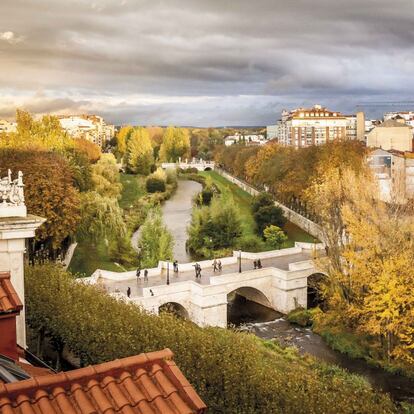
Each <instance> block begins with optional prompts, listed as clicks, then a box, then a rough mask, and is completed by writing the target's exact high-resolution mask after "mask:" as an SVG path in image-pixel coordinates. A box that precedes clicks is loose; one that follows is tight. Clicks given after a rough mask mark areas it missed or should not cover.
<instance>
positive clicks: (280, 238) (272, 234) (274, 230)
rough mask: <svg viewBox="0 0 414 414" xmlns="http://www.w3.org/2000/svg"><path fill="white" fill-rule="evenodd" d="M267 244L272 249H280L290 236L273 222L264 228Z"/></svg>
mask: <svg viewBox="0 0 414 414" xmlns="http://www.w3.org/2000/svg"><path fill="white" fill-rule="evenodd" d="M263 236H264V238H265V240H266V244H267V245H268V246H269V247H270V248H272V249H280V248H281V247H282V246H283V244H284V243H286V242H287V240H288V237H287V236H286V234H285V233H284V232H283V230H282V229H281V228H280V227H277V226H274V225H273V224H271V225H270V226H267V227H266V228H265V229H264V230H263Z"/></svg>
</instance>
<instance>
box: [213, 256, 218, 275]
mask: <svg viewBox="0 0 414 414" xmlns="http://www.w3.org/2000/svg"><path fill="white" fill-rule="evenodd" d="M216 270H217V260H216V259H214V261H213V272H214V273H216Z"/></svg>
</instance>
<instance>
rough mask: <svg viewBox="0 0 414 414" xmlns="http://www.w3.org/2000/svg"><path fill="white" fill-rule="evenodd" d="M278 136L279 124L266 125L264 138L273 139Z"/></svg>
mask: <svg viewBox="0 0 414 414" xmlns="http://www.w3.org/2000/svg"><path fill="white" fill-rule="evenodd" d="M278 136H279V125H277V124H276V125H268V126H267V127H266V138H267V139H275V138H278Z"/></svg>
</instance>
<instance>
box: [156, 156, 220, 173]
mask: <svg viewBox="0 0 414 414" xmlns="http://www.w3.org/2000/svg"><path fill="white" fill-rule="evenodd" d="M214 165H215V163H214V161H204V160H202V159H201V158H200V159H196V158H193V159H192V160H191V161H188V160H187V159H186V160H185V161H182V160H181V158H179V160H178V162H163V163H162V164H161V167H162V168H164V169H167V168H181V169H183V170H187V169H188V168H197V170H198V171H209V170H214Z"/></svg>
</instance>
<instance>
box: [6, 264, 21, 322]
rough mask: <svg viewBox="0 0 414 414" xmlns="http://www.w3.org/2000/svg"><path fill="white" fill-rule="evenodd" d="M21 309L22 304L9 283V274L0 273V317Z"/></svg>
mask: <svg viewBox="0 0 414 414" xmlns="http://www.w3.org/2000/svg"><path fill="white" fill-rule="evenodd" d="M22 309H23V303H22V302H21V301H20V299H19V296H18V295H17V292H16V291H15V289H14V287H13V285H12V283H11V280H10V272H0V315H1V314H4V313H12V312H20V311H21V310H22Z"/></svg>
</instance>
